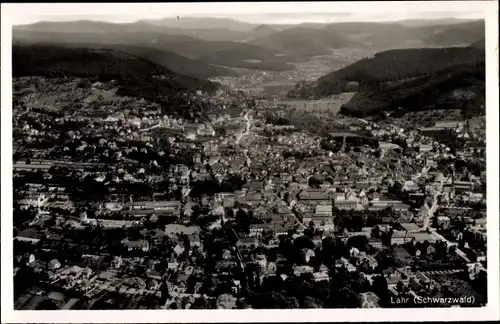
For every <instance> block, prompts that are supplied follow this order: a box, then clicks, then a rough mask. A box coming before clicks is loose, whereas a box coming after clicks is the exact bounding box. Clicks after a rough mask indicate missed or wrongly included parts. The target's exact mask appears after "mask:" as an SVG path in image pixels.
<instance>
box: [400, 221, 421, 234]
mask: <svg viewBox="0 0 500 324" xmlns="http://www.w3.org/2000/svg"><path fill="white" fill-rule="evenodd" d="M399 225H400V226H401V227H402V228H403V229H404V230H405V231H406V232H409V233H416V232H419V231H420V227H418V226H417V225H416V224H415V223H401V224H399Z"/></svg>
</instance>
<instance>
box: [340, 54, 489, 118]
mask: <svg viewBox="0 0 500 324" xmlns="http://www.w3.org/2000/svg"><path fill="white" fill-rule="evenodd" d="M485 93H486V92H485V65H484V62H482V63H478V64H475V65H472V64H466V65H459V66H452V67H449V68H446V69H442V70H440V71H437V72H435V73H433V74H432V75H426V76H422V77H418V78H415V79H412V80H408V81H405V82H399V83H395V84H391V83H385V84H379V86H378V87H376V88H372V89H364V90H362V91H360V92H358V93H356V94H355V95H354V97H353V98H352V99H351V100H350V101H349V102H348V103H346V104H344V105H343V106H342V108H341V110H340V113H341V114H345V115H351V116H356V117H365V116H370V115H377V114H379V113H381V112H391V111H392V112H395V113H398V114H404V113H405V112H407V111H422V110H434V109H461V110H462V111H463V114H464V115H465V116H477V115H483V114H484V113H485V108H484V107H485Z"/></svg>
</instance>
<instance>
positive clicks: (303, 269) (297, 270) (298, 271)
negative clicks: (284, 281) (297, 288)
mask: <svg viewBox="0 0 500 324" xmlns="http://www.w3.org/2000/svg"><path fill="white" fill-rule="evenodd" d="M304 273H311V274H312V273H314V269H313V268H312V267H310V266H307V265H296V266H294V267H293V274H294V275H295V276H297V277H300V275H302V274H304Z"/></svg>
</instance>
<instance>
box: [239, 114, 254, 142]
mask: <svg viewBox="0 0 500 324" xmlns="http://www.w3.org/2000/svg"><path fill="white" fill-rule="evenodd" d="M249 114H250V110H249V111H247V112H246V114H245V116H244V117H243V119H244V120H245V122H246V124H245V131H244V132H242V133H240V134H239V135H238V136H237V137H236V144H239V143H240V141H241V139H242V138H243V136H246V135H248V134H249V133H250V126H251V125H250V118H249V117H248V115H249Z"/></svg>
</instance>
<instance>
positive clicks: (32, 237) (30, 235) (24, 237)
mask: <svg viewBox="0 0 500 324" xmlns="http://www.w3.org/2000/svg"><path fill="white" fill-rule="evenodd" d="M42 236H43V235H42V234H41V233H39V232H38V231H36V230H34V229H26V230H24V231H19V232H18V233H17V236H16V237H15V238H14V239H16V240H19V241H24V242H31V243H33V244H36V243H38V242H40V239H41V238H42Z"/></svg>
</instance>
